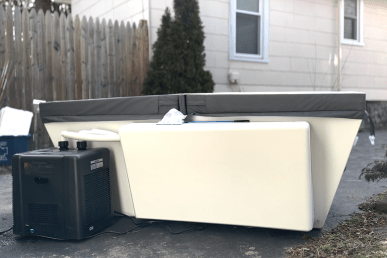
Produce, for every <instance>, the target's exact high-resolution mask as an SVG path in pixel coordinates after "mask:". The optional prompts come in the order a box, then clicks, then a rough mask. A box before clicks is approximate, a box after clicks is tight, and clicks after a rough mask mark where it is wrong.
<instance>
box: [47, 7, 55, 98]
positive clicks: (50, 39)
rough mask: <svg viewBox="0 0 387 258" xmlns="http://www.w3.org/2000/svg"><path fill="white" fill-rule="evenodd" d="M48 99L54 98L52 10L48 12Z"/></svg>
mask: <svg viewBox="0 0 387 258" xmlns="http://www.w3.org/2000/svg"><path fill="white" fill-rule="evenodd" d="M45 22H46V38H45V49H46V100H47V101H52V100H53V99H54V94H53V90H52V88H53V79H54V78H53V76H52V37H53V36H52V15H51V12H50V11H47V12H46V15H45Z"/></svg>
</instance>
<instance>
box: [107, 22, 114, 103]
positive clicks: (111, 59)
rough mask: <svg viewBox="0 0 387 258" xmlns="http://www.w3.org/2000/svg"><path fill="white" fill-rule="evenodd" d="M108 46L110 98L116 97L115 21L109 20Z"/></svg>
mask: <svg viewBox="0 0 387 258" xmlns="http://www.w3.org/2000/svg"><path fill="white" fill-rule="evenodd" d="M107 47H108V60H107V61H108V81H109V91H108V94H109V98H110V97H115V92H114V51H113V23H112V21H111V20H109V23H108V30H107Z"/></svg>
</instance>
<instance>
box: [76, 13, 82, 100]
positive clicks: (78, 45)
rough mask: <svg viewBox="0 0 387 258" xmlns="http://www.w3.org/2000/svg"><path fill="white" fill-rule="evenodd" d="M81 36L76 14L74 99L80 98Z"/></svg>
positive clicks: (79, 23)
mask: <svg viewBox="0 0 387 258" xmlns="http://www.w3.org/2000/svg"><path fill="white" fill-rule="evenodd" d="M81 37H82V32H81V22H80V20H79V16H78V15H77V16H75V20H74V61H75V62H74V64H75V99H82V71H81V69H82V59H81Z"/></svg>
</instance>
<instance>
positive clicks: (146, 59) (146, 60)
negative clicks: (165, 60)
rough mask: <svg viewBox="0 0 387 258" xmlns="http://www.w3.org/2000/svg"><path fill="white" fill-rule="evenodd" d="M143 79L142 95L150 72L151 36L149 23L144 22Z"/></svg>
mask: <svg viewBox="0 0 387 258" xmlns="http://www.w3.org/2000/svg"><path fill="white" fill-rule="evenodd" d="M142 23H143V24H142V41H141V44H142V78H141V83H140V94H142V86H143V84H144V81H145V78H146V76H147V74H148V70H149V35H148V22H147V21H146V20H142Z"/></svg>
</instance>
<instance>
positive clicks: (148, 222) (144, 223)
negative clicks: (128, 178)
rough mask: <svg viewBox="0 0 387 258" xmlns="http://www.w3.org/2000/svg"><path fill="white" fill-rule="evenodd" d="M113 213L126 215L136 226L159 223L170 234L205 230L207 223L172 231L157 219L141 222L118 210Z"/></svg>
mask: <svg viewBox="0 0 387 258" xmlns="http://www.w3.org/2000/svg"><path fill="white" fill-rule="evenodd" d="M114 213H117V214H119V215H121V216H123V217H128V218H129V219H130V220H131V221H132V222H133V223H134V224H135V225H138V226H141V225H148V226H150V225H153V224H158V225H160V226H162V227H165V228H166V229H168V231H169V232H170V233H171V234H172V235H180V234H182V233H185V232H189V231H202V230H205V229H206V228H207V225H204V226H202V227H200V228H190V229H185V230H182V231H178V232H173V231H172V230H171V228H170V227H168V226H166V225H163V224H162V223H161V222H159V221H147V222H143V223H137V222H136V221H135V220H134V219H133V218H132V217H130V216H128V215H126V214H123V213H120V212H118V211H115V212H114Z"/></svg>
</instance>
